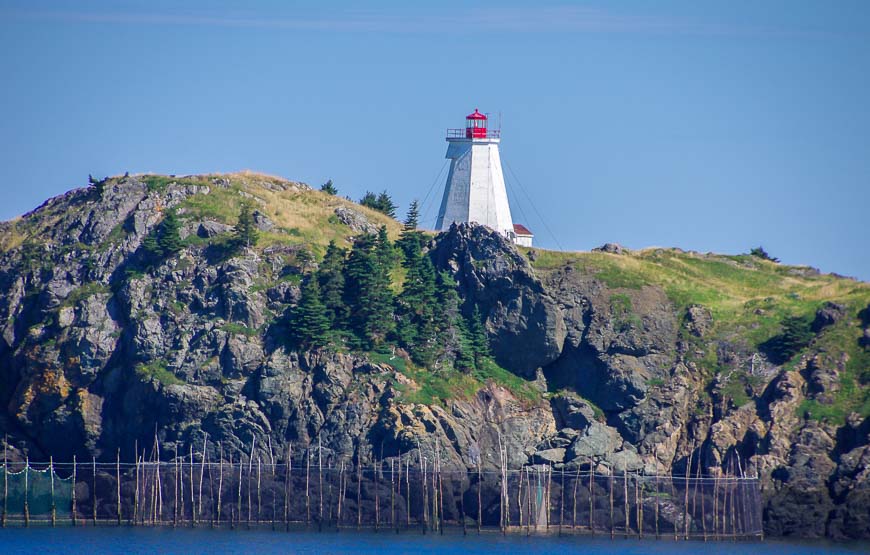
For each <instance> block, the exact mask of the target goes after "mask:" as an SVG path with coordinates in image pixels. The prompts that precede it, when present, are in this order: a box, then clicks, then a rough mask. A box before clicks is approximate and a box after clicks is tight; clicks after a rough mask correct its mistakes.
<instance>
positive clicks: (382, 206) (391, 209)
mask: <svg viewBox="0 0 870 555" xmlns="http://www.w3.org/2000/svg"><path fill="white" fill-rule="evenodd" d="M377 206H378V207H377V210H379V211H381V212H383V213H384V214H386V215H387V216H389V217H391V218H395V217H396V208H397V206H396V205H395V203H393V198H392V197H391V196H390V195H389V194H388V193H387V190H386V189H384V190H383V191H382V192H381V194H379V195H378V200H377Z"/></svg>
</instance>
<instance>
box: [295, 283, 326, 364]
mask: <svg viewBox="0 0 870 555" xmlns="http://www.w3.org/2000/svg"><path fill="white" fill-rule="evenodd" d="M320 294H321V292H320V286H319V285H318V283H317V279H315V278H314V277H312V278H309V279H308V280H307V281H306V282H305V284H304V285H303V286H302V297H301V299H300V300H299V305H297V307H296V309H295V310H294V312H293V336H294V338H295V340H296V342H297V343H298V344H299V345H300V346H303V347H323V346H324V345H326V344H327V343H328V342H329V318H328V317H327V314H326V308H325V307H324V306H323V303H322V302H321V301H320Z"/></svg>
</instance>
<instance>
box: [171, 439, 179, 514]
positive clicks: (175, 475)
mask: <svg viewBox="0 0 870 555" xmlns="http://www.w3.org/2000/svg"><path fill="white" fill-rule="evenodd" d="M172 474H173V476H172V482H173V486H172V527H173V528H175V527H176V526H178V443H176V444H175V457H174V458H173V459H172Z"/></svg>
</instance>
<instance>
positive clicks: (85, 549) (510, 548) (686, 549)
mask: <svg viewBox="0 0 870 555" xmlns="http://www.w3.org/2000/svg"><path fill="white" fill-rule="evenodd" d="M700 552H703V553H704V555H724V554H733V553H740V554H750V555H751V554H758V555H811V554H812V555H815V554H818V553H830V554H834V555H838V554H844V555H845V554H850V555H852V554H855V553H870V543H864V544H834V543H827V542H785V541H764V542H754V543H749V542H738V543H733V542H715V543H713V542H710V543H701V542H693V541H690V542H685V541H680V542H674V541H670V540H668V541H665V540H662V541H656V540H637V539H627V540H626V539H621V538H619V539H616V540H610V539H605V538H590V537H584V536H566V537H561V538H560V537H556V536H537V537H534V536H533V537H525V536H506V537H505V536H502V535H500V534H498V533H485V534H483V535H481V536H478V535H477V534H476V533H470V534H469V535H468V536H465V537H463V536H462V535H461V534H455V533H452V534H447V535H444V536H439V535H426V536H423V535H421V534H417V533H410V532H403V533H402V534H399V535H397V534H394V533H383V532H382V533H380V534H374V533H371V532H359V533H357V532H349V531H345V532H341V533H332V532H330V533H323V534H318V533H316V532H291V533H284V532H272V531H269V530H235V531H233V530H208V529H171V528H132V527H120V528H108V527H106V528H100V527H98V528H27V529H25V528H7V529H0V553H2V554H4V555H6V554H8V555H13V554H18V553H21V554H27V555H35V554H41V553H47V554H48V553H87V554H88V555H99V554H101V553H131V554H135V553H143V554H148V555H155V554H157V553H202V554H220V553H264V554H265V553H294V554H297V553H298V554H300V555H307V554H311V555H331V554H344V553H354V554H373V555H400V554H405V553H407V554H414V555H426V554H429V553H433V554H434V553H465V554H471V555H473V554H478V553H499V554H502V555H525V554H534V555H551V554H552V555H566V554H569V553H578V554H580V553H582V554H584V555H640V554H644V555H646V554H651V555H656V554H662V555H684V554H685V555H688V554H696V553H700Z"/></svg>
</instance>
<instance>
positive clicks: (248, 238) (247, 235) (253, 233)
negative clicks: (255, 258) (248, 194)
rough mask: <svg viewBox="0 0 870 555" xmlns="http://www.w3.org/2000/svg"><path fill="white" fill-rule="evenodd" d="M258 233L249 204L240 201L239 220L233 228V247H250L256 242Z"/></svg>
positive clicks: (258, 236)
mask: <svg viewBox="0 0 870 555" xmlns="http://www.w3.org/2000/svg"><path fill="white" fill-rule="evenodd" d="M259 238H260V234H259V232H258V231H257V226H256V224H255V223H254V212H253V210H252V208H251V205H250V204H249V203H247V202H244V203H242V208H241V210H240V211H239V220H238V222H237V223H236V226H235V227H234V228H233V242H234V243H235V247H236V248H237V249H240V248H242V247H247V248H251V247H253V246H255V245H256V244H257V240H258V239H259Z"/></svg>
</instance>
